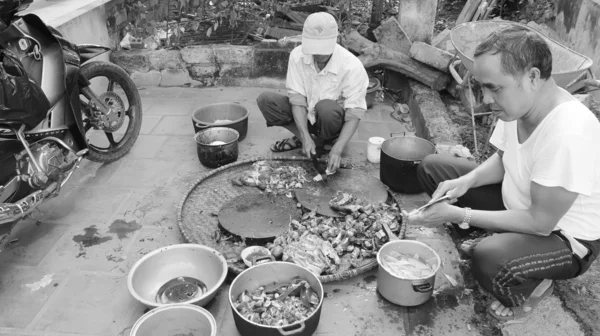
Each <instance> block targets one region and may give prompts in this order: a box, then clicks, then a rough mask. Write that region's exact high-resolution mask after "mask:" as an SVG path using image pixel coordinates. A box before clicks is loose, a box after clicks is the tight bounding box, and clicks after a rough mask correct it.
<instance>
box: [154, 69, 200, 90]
mask: <svg viewBox="0 0 600 336" xmlns="http://www.w3.org/2000/svg"><path fill="white" fill-rule="evenodd" d="M160 73H161V79H160V86H163V87H171V86H184V85H187V84H190V83H191V82H192V79H191V78H190V75H189V73H188V71H187V70H185V69H183V70H182V69H165V70H162V71H161V72H160Z"/></svg>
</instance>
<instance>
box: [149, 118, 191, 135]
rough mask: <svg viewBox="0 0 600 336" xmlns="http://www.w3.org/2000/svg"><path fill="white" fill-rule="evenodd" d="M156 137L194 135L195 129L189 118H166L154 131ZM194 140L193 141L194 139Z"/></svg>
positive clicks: (152, 132)
mask: <svg viewBox="0 0 600 336" xmlns="http://www.w3.org/2000/svg"><path fill="white" fill-rule="evenodd" d="M150 134H156V135H189V136H190V139H192V137H191V136H193V135H194V127H193V126H192V121H191V119H190V117H189V116H165V117H163V118H162V119H161V120H160V122H159V123H158V124H157V125H156V126H155V127H154V128H153V129H152V131H151V132H150ZM192 140H193V139H192Z"/></svg>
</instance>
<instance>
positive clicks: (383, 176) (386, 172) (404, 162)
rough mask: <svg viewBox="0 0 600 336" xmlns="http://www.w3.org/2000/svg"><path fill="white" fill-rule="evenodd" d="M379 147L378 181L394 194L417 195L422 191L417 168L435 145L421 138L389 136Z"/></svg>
mask: <svg viewBox="0 0 600 336" xmlns="http://www.w3.org/2000/svg"><path fill="white" fill-rule="evenodd" d="M390 136H391V138H389V139H387V140H385V141H384V142H383V145H381V161H380V166H379V179H380V180H381V182H383V183H384V184H385V185H387V186H388V187H390V188H391V189H392V190H394V191H396V192H400V193H403V194H417V193H420V192H422V191H423V188H422V187H421V185H420V184H419V181H418V179H417V167H418V166H419V164H420V163H421V161H422V160H423V159H424V158H425V157H426V156H427V155H429V154H435V152H436V148H435V145H434V144H433V143H431V142H429V141H427V140H425V139H423V138H419V137H414V136H405V135H404V136H401V135H400V134H399V133H392V134H390Z"/></svg>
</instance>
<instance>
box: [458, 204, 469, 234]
mask: <svg viewBox="0 0 600 336" xmlns="http://www.w3.org/2000/svg"><path fill="white" fill-rule="evenodd" d="M470 223H471V208H467V207H465V216H464V217H463V220H462V222H461V223H460V224H458V227H459V228H461V229H463V230H466V229H468V228H469V227H470V226H469V224H470Z"/></svg>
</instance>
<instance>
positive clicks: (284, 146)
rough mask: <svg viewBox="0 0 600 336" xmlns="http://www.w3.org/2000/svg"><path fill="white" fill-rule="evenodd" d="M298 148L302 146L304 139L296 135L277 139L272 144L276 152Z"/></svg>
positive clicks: (272, 149) (273, 150) (272, 148)
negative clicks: (301, 139)
mask: <svg viewBox="0 0 600 336" xmlns="http://www.w3.org/2000/svg"><path fill="white" fill-rule="evenodd" d="M298 148H302V141H300V139H298V138H297V137H295V136H293V137H291V138H287V139H283V140H280V141H277V142H275V143H274V144H272V145H271V151H272V152H274V153H282V152H288V151H291V150H294V149H298Z"/></svg>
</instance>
